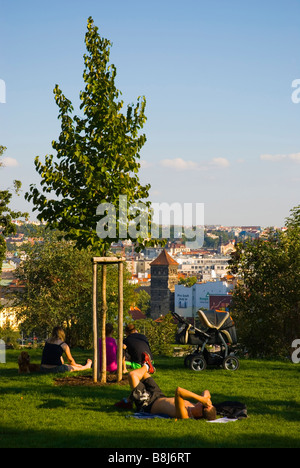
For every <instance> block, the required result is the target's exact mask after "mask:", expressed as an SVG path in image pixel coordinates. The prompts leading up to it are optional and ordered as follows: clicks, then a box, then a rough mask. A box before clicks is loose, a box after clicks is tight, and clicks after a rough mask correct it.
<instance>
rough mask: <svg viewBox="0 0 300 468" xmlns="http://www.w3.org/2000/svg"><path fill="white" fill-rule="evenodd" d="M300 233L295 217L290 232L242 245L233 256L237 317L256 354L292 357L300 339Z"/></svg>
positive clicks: (241, 334)
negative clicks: (236, 281) (295, 343)
mask: <svg viewBox="0 0 300 468" xmlns="http://www.w3.org/2000/svg"><path fill="white" fill-rule="evenodd" d="M296 211H297V210H294V212H296ZM292 221H293V222H292ZM299 234H300V226H299V225H298V222H297V219H296V218H294V217H292V218H290V222H289V227H288V229H287V231H286V232H279V231H270V232H269V235H268V236H267V237H265V238H261V239H258V240H255V241H248V242H245V243H240V244H238V245H237V250H236V252H235V253H234V254H232V260H231V271H232V273H234V274H236V275H237V277H238V284H237V286H236V287H235V290H234V294H233V304H232V313H233V316H234V318H235V320H236V323H237V328H238V333H239V339H240V340H241V341H242V342H243V344H244V345H245V346H246V347H247V349H248V350H249V352H250V353H251V355H254V356H272V357H274V356H288V355H289V354H290V352H291V346H292V342H293V340H294V339H296V338H299V336H300V235H299Z"/></svg>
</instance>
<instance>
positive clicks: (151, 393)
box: [130, 377, 165, 413]
mask: <svg viewBox="0 0 300 468" xmlns="http://www.w3.org/2000/svg"><path fill="white" fill-rule="evenodd" d="M163 397H165V395H164V394H163V393H162V391H161V389H160V388H159V386H158V385H157V383H156V382H155V380H154V379H153V378H152V377H148V379H145V380H143V382H140V383H139V384H138V386H137V387H135V389H134V390H132V392H131V395H130V400H131V401H132V402H133V403H135V406H136V409H137V411H138V412H139V413H142V412H143V413H151V408H152V405H153V403H154V402H155V401H156V400H157V399H158V398H163Z"/></svg>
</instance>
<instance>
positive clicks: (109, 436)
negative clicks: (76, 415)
mask: <svg viewBox="0 0 300 468" xmlns="http://www.w3.org/2000/svg"><path fill="white" fill-rule="evenodd" d="M161 429H163V427H161ZM164 430H165V431H166V432H167V430H168V427H164ZM0 435H1V437H0V447H1V448H16V447H18V448H37V447H38V448H48V447H51V448H106V449H109V448H110V449H122V448H124V449H130V448H132V449H135V450H134V453H137V452H138V449H145V448H151V449H154V450H152V451H155V449H160V448H162V449H165V450H167V449H177V450H180V449H183V448H184V449H199V448H246V447H247V448H271V447H272V448H275V447H277V448H280V447H281V448H292V447H293V448H297V447H298V448H299V447H300V441H299V440H298V441H297V440H296V439H295V437H292V436H289V435H284V436H278V435H276V434H247V433H244V434H237V435H236V436H235V437H229V436H227V437H223V438H222V437H219V438H218V441H217V442H216V440H215V439H212V440H211V441H210V440H208V439H207V438H201V436H200V435H199V434H197V435H194V436H193V435H190V434H189V435H188V436H185V435H182V436H181V435H179V436H178V435H177V436H173V437H172V436H170V435H168V434H163V433H162V431H159V433H157V435H153V434H148V436H147V437H139V433H138V431H135V432H134V433H133V432H127V433H126V432H125V431H107V430H106V431H105V432H101V434H87V433H83V432H76V431H73V432H69V433H66V432H65V431H64V432H63V431H61V432H60V431H57V430H55V431H51V430H44V431H43V430H42V431H35V430H31V431H30V434H28V431H26V430H23V431H22V430H18V432H16V431H14V430H13V429H12V430H9V429H7V428H2V427H1V425H0ZM137 447H138V449H137ZM143 453H144V454H146V453H147V452H145V451H144V452H143Z"/></svg>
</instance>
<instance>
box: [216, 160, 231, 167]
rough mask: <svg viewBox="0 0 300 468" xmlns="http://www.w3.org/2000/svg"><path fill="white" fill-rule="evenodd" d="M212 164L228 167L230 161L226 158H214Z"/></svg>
mask: <svg viewBox="0 0 300 468" xmlns="http://www.w3.org/2000/svg"><path fill="white" fill-rule="evenodd" d="M212 164H213V165H214V166H216V167H229V166H230V163H229V161H228V159H226V158H214V159H213V162H212Z"/></svg>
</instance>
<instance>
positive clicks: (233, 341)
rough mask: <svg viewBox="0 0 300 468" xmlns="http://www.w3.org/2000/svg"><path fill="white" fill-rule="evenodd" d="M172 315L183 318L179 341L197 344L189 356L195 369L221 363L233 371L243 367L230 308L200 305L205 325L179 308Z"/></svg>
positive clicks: (190, 365) (177, 336)
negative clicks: (191, 320) (195, 323)
mask: <svg viewBox="0 0 300 468" xmlns="http://www.w3.org/2000/svg"><path fill="white" fill-rule="evenodd" d="M172 315H173V317H174V318H175V319H176V320H177V321H178V322H179V328H178V331H177V334H176V342H177V343H179V344H190V345H193V346H194V347H195V348H194V350H193V352H192V353H191V354H189V355H188V356H186V357H185V360H184V365H185V366H186V367H188V368H190V369H192V370H194V371H203V370H205V369H206V367H207V366H219V367H223V369H226V370H232V371H235V370H237V369H238V368H239V366H240V364H239V360H238V358H237V357H236V356H235V351H236V345H237V335H236V329H235V325H234V322H233V320H232V318H231V317H230V314H229V312H220V311H215V310H206V311H203V310H201V309H200V310H199V311H198V316H199V320H200V323H201V329H198V328H196V327H194V326H193V325H191V324H190V323H189V322H188V321H187V320H186V319H184V318H183V317H181V316H180V315H178V314H176V313H175V312H172ZM202 327H203V329H202Z"/></svg>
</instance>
